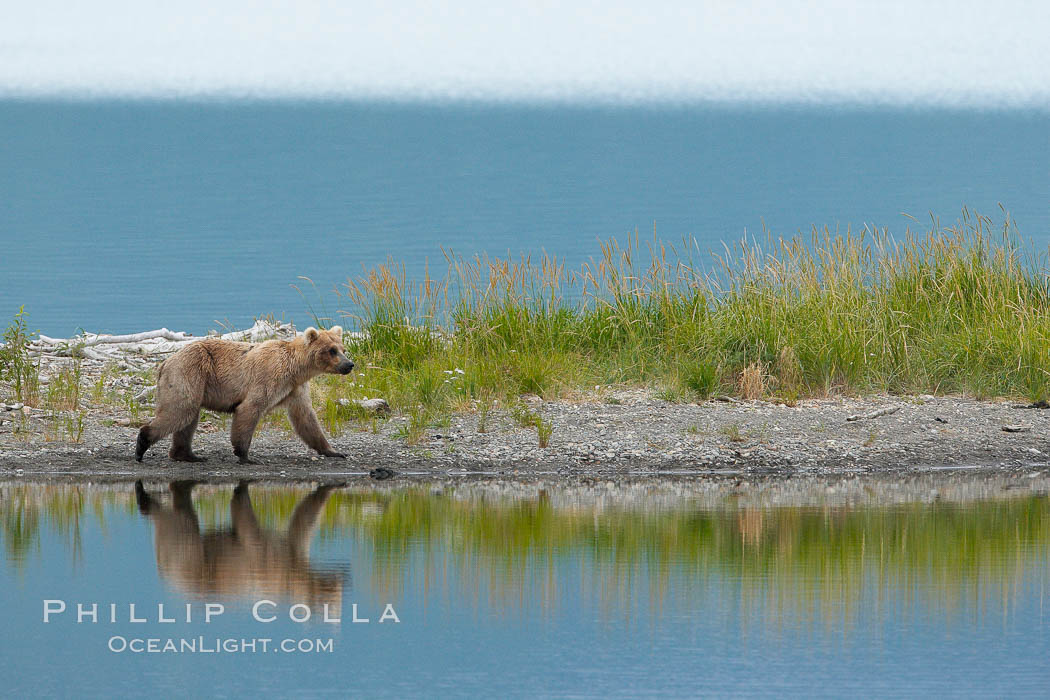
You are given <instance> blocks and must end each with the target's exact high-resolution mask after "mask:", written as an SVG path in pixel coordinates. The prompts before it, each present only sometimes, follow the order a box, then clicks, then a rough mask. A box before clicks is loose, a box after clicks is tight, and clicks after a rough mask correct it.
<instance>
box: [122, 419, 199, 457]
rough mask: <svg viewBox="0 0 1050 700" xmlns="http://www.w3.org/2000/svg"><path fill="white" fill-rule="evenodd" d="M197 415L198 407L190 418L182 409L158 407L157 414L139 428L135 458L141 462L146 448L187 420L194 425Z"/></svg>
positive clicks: (177, 428) (181, 425) (182, 425)
mask: <svg viewBox="0 0 1050 700" xmlns="http://www.w3.org/2000/svg"><path fill="white" fill-rule="evenodd" d="M199 415H200V414H199V409H197V408H194V409H193V414H192V416H193V417H192V418H187V417H186V413H185V412H184V411H171V410H164V409H158V410H157V415H156V416H155V417H154V418H153V420H152V421H150V423H149V424H148V425H144V426H142V428H141V429H140V430H139V438H138V441H137V442H136V443H135V459H137V460H138V461H140V462H141V461H142V456H143V455H144V454H146V450H148V449H149V448H150V447H152V446H153V445H154V444H155V443H156V442H157V441H158V440H162V439H163V438H166V437H167V436H169V435H171V434H172V433H174V432H175V431H176V430H179V429H180V428H182V427H184V426H185V425H186V424H187V421H193V425H194V427H196V425H197V417H198V416H199Z"/></svg>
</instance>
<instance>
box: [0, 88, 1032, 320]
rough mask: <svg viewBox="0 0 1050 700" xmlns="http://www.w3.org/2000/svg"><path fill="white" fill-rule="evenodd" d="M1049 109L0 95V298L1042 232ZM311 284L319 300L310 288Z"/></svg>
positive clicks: (276, 307) (122, 308)
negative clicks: (910, 233) (1001, 224)
mask: <svg viewBox="0 0 1050 700" xmlns="http://www.w3.org/2000/svg"><path fill="white" fill-rule="evenodd" d="M1047 163H1050V115H1048V114H1047V113H1027V112H1025V113H1020V112H998V113H995V112H988V113H968V112H948V111H907V110H888V109H887V110H875V111H863V110H846V111H833V110H832V111H829V110H827V109H822V110H820V109H812V110H805V109H790V110H789V109H763V110H745V109H729V108H725V109H716V108H708V109H701V108H696V109H680V110H645V109H598V108H538V107H537V108H529V107H500V108H496V107H492V108H485V107H469V106H459V107H441V106H418V105H417V106H382V105H367V104H323V103H302V104H297V103H234V104H221V103H207V104H206V103H201V104H188V103H177V102H160V103H148V102H145V103H92V102H74V103H48V102H30V103H25V102H0V242H2V246H0V313H2V314H3V315H5V316H9V315H11V314H13V313H14V311H15V310H17V307H18V305H20V304H25V305H26V307H27V309H28V310H29V311H30V313H31V314H32V316H31V323H32V326H33V328H35V329H39V330H40V331H42V332H44V333H47V334H50V335H63V336H64V335H69V334H71V333H72V332H74V331H75V330H76V329H77V328H78V327H83V328H86V329H89V330H93V331H113V332H127V331H134V330H143V329H146V328H154V327H159V326H167V327H170V328H177V329H183V330H189V331H193V332H198V333H199V332H203V331H204V330H206V329H208V328H210V327H214V321H216V320H219V321H228V322H229V323H230V324H233V325H237V326H243V325H246V324H248V323H249V322H250V320H251V318H252V317H253V316H257V315H261V314H266V313H275V314H276V315H278V316H283V317H284V318H286V319H291V320H296V321H299V322H306V321H309V316H308V314H307V313H305V304H304V303H303V301H302V300H301V298H300V297H299V295H298V294H297V293H296V292H295V291H294V290H292V289H291V288H290V286H289V285H290V284H293V283H297V282H299V280H298V279H297V278H298V276H299V275H306V276H309V277H311V278H313V279H314V280H315V281H316V283H317V284H318V287H319V288H320V289H321V290H323V291H324V294H325V297H326V299H327V304H328V306H329V310H330V311H334V310H336V309H338V308H340V302H339V300H338V299H337V298H336V297H335V295H334V294H330V293H329V291H328V290H331V289H332V288H333V287H336V286H337V285H339V284H340V283H342V282H343V281H344V280H345V279H346V278H347V277H348V276H353V275H357V274H359V273H360V272H361V270H362V266H371V265H374V264H376V263H380V262H383V261H384V260H386V259H387V257H388V256H392V257H393V258H395V259H396V260H399V261H404V262H405V263H406V264H407V266H408V270H409V272H410V273H411V274H413V275H418V274H419V273H421V271H422V268H423V265H424V261H426V260H429V261H430V262H431V264H432V266H436V267H437V268H440V269H443V260H444V258H443V256H442V253H441V246H444V247H446V248H451V249H453V250H455V251H457V252H460V253H465V254H473V253H475V252H481V251H487V252H489V253H493V254H504V253H506V252H507V251H512V252H514V253H517V252H519V251H523V250H524V251H533V252H535V251H539V250H540V249H545V250H547V251H548V252H551V253H556V254H558V255H560V256H564V258H565V259H566V260H567V261H568V262H569V263H570V264H571V265H573V266H575V265H576V264H577V263H579V262H581V261H582V260H585V259H587V258H588V257H590V256H591V255H594V254H595V253H596V252H597V246H596V240H597V239H598V238H605V237H609V236H620V237H623V236H624V235H625V234H627V233H628V232H630V231H634V230H636V229H637V230H639V231H640V232H642V233H643V234H648V233H650V232H651V231H652V230H653V227H654V225H655V228H656V231H657V233H658V235H659V236H661V237H663V238H665V239H667V240H671V241H678V240H681V239H682V237H683V236H695V237H696V239H697V241H698V243H699V247H700V249H701V250H702V251H704V252H707V251H709V250H719V249H720V248H721V241H723V240H725V241H730V242H732V241H736V240H738V239H740V238H741V236H742V235H743V234H744V232H745V231H748V232H751V233H756V232H760V231H761V229H762V226H763V222H764V223H765V225H766V226H767V227H768V228H769V229H770V230H771V231H772V232H773V233H776V234H788V235H790V234H793V233H795V232H797V231H798V230H800V229H801V230H805V231H808V230H809V228H810V227H811V226H812V225H814V224H817V225H821V226H823V225H825V224H827V225H830V226H832V227H834V226H836V225H839V226H842V227H845V226H846V225H848V224H852V225H854V226H862V225H863V224H865V223H871V224H876V225H879V226H888V227H890V228H891V230H893V231H897V232H903V230H904V227H905V226H906V225H907V224H908V223H910V222H909V220H907V219H905V218H904V217H902V216H901V212H906V213H908V214H911V215H914V216H916V217H917V218H919V219H920V221H921V222H922V224H920V226H925V225H926V222H927V221H928V213H929V212H934V213H935V214H937V215H939V216H941V217H943V220H944V221H945V222H952V221H954V220H955V219H956V218H957V217H958V216H959V213H960V211H961V208H962V207H963V206H969V207H971V208H975V209H977V210H978V211H981V212H984V213H989V214H993V215H996V216H998V215H999V209H998V203H999V202H1002V203H1003V204H1004V205H1005V206H1006V207H1007V208H1008V209H1009V210H1010V212H1011V213H1012V214H1013V215H1014V216H1015V218H1016V219H1017V221H1018V225H1019V227H1020V231H1021V233H1022V235H1024V236H1026V237H1028V238H1030V239H1032V240H1033V241H1034V242H1035V244H1036V245H1037V246H1038V247H1040V248H1041V249H1042V248H1045V247H1046V245H1047V243H1050V168H1048V167H1047ZM309 296H310V297H311V300H312V301H313V302H314V303H316V297H314V296H313V293H312V292H310V294H309Z"/></svg>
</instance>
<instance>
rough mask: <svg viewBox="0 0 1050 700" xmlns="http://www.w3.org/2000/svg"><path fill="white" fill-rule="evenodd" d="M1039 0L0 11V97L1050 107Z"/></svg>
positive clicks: (221, 4)
mask: <svg viewBox="0 0 1050 700" xmlns="http://www.w3.org/2000/svg"><path fill="white" fill-rule="evenodd" d="M1048 37H1050V2H1045V1H1041V0H1031V1H1029V2H1024V1H1020V0H999V1H997V2H967V1H965V0H955V1H952V2H922V1H921V0H908V1H901V2H898V1H896V0H877V1H876V0H873V1H871V2H849V1H846V0H842V1H840V2H834V1H827V2H799V1H791V0H777V1H769V2H766V1H762V0H741V1H739V2H729V1H727V2H707V3H702V2H661V1H659V0H655V1H654V0H647V1H641V0H640V1H638V2H631V3H626V2H620V1H614V2H576V3H573V2H565V0H558V1H557V2H550V1H548V0H528V1H522V0H510V1H500V0H495V1H493V0H486V1H473V0H471V1H466V2H447V3H442V2H423V1H420V0H409V1H407V2H406V1H398V0H393V1H387V2H374V1H373V2H357V1H353V0H344V1H341V2H340V1H336V0H332V1H329V2H325V1H324V0H268V1H267V0H260V1H252V2H249V1H248V0H179V2H172V1H171V0H165V1H164V2H151V1H149V0H95V1H93V2H71V1H70V0H29V1H25V2H15V1H14V0H0V93H6V94H8V95H55V94H61V95H85V96H88V95H99V96H101V95H134V96H170V95H219V96H228V95H237V96H268V97H270V96H315V97H316V96H322V97H352V98H370V97H384V98H397V99H415V98H448V99H474V98H480V99H494V100H506V99H511V100H517V99H523V100H533V99H554V100H611V101H650V100H656V101H675V100H735V99H744V100H760V101H761V100H775V101H780V100H787V101H837V102H868V101H876V102H888V103H905V104H912V103H919V104H963V105H982V106H1024V105H1028V106H1041V107H1046V106H1047V105H1050V56H1048V51H1047V45H1048Z"/></svg>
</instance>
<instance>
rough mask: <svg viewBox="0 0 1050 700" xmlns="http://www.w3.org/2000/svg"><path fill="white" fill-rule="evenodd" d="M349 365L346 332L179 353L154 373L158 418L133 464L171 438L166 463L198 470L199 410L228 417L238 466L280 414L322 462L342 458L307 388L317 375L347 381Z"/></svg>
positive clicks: (196, 346)
mask: <svg viewBox="0 0 1050 700" xmlns="http://www.w3.org/2000/svg"><path fill="white" fill-rule="evenodd" d="M353 367H354V363H352V362H351V361H350V360H348V359H347V358H346V355H345V354H344V353H343V329H342V328H340V327H339V326H335V327H333V328H331V329H329V330H326V331H325V330H321V331H319V330H317V329H316V328H307V329H306V332H305V333H303V334H302V335H301V336H299V337H297V338H296V339H295V340H270V341H267V342H265V343H237V342H233V341H229V340H219V339H217V338H207V339H205V340H200V341H198V342H196V343H191V344H190V345H189V346H187V347H185V348H183V349H182V350H179V351H178V352H177V353H175V354H174V355H173V356H171V357H170V358H168V359H167V360H165V361H164V362H163V363H162V364H161V366H160V369H159V370H158V373H157V414H156V416H155V417H154V418H153V421H152V422H151V423H150V424H149V425H146V426H143V428H142V429H141V430H140V431H139V437H138V445H137V447H136V450H135V458H136V459H138V460H139V461H140V462H141V461H142V455H143V454H145V452H146V450H148V449H149V448H150V446H151V445H153V444H154V443H155V442H157V441H158V440H160V439H162V438H164V437H167V436H168V435H172V440H171V450H170V451H169V452H168V455H169V456H170V457H171V458H172V459H174V460H179V461H185V462H200V461H203V458H201V457H198V456H197V455H195V454H194V453H193V450H192V449H191V446H190V443H191V441H192V440H193V433H194V432H195V431H196V430H197V419H198V417H199V416H200V410H201V408H206V409H209V410H211V411H220V412H225V413H232V414H233V428H232V430H231V431H230V440H231V441H232V442H233V452H234V454H235V455H237V457H238V458H239V459H240V461H241V463H242V464H254V462H252V461H251V460H250V459H248V449H249V447H251V443H252V436H253V435H254V434H255V428H256V426H257V425H258V424H259V421H260V420H261V419H262V417H263V416H265V415H266V414H267V413H269V412H270V411H271V410H273V409H274V408H278V407H281V408H284V409H286V410H287V411H288V418H289V420H290V421H291V423H292V427H293V428H295V432H296V434H297V435H298V436H299V437H300V438H301V439H302V441H303V442H305V443H306V444H307V445H308V446H309V447H311V448H313V449H315V450H317V451H318V452H320V453H321V454H322V455H325V456H326V457H346V455H344V454H340V453H338V452H335V451H334V450H332V446H331V445H329V444H328V440H327V439H326V438H325V436H324V433H323V432H322V431H321V423H320V422H319V421H318V420H317V414H316V413H314V409H313V406H312V405H311V404H310V380H311V379H312V378H314V377H316V376H317V375H319V374H326V373H327V374H347V373H349V372H350V370H351V369H353Z"/></svg>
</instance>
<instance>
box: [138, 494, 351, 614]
mask: <svg viewBox="0 0 1050 700" xmlns="http://www.w3.org/2000/svg"><path fill="white" fill-rule="evenodd" d="M195 485H196V483H195V482H192V481H175V482H172V484H171V485H170V486H169V490H170V491H171V497H172V498H171V505H170V506H168V505H164V503H163V502H162V501H161V500H160V499H159V498H157V497H156V496H153V495H150V494H149V493H148V492H147V491H146V490H145V488H143V486H142V482H141V481H138V482H136V483H135V495H136V498H137V500H138V506H139V511H140V512H141V513H142V514H143V515H145V516H147V517H148V518H149V519H150V520H151V521H152V522H153V534H154V544H155V547H156V553H157V569H158V571H159V572H160V576H161V578H162V579H164V580H165V581H167V582H168V583H169V584H171V585H172V586H174V587H175V588H176V589H177V590H178V591H180V592H181V593H184V594H187V595H189V596H193V597H198V598H212V599H214V598H243V599H250V600H260V599H273V600H275V601H279V600H283V601H286V602H288V603H289V604H297V603H302V604H305V605H308V606H310V609H311V611H312V613H313V615H315V616H317V619H320V616H321V615H322V612H323V611H324V607H323V606H325V605H327V606H328V608H327V615H326V617H329V618H338V617H339V613H340V607H341V600H342V590H343V579H344V574H342V573H341V572H336V571H322V570H316V569H314V568H312V567H311V566H310V540H311V539H312V537H313V533H314V530H315V529H316V527H317V522H318V519H319V518H320V515H321V512H322V511H323V510H324V506H325V503H327V501H328V496H329V495H330V494H331V492H332V491H333V490H334V489H335V488H337V487H335V486H319V487H317V489H315V490H314V492H313V493H311V494H310V495H308V496H306V497H305V498H304V499H303V500H302V501H300V502H299V504H298V505H297V506H296V508H295V511H294V512H293V513H292V517H291V520H290V521H289V523H288V528H287V532H286V533H278V532H273V531H269V530H264V529H263V528H261V527H260V526H259V521H258V520H257V519H256V517H255V511H254V510H253V509H252V503H251V498H250V497H249V495H248V484H247V483H246V482H243V481H242V482H241V483H239V484H238V485H237V488H235V489H234V491H233V498H232V500H231V501H230V519H231V527H229V528H228V529H223V530H216V531H211V532H206V533H203V534H202V533H201V531H200V523H199V522H198V520H197V513H196V511H195V510H194V508H193V501H192V499H191V493H192V491H193V487H194V486H195Z"/></svg>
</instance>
